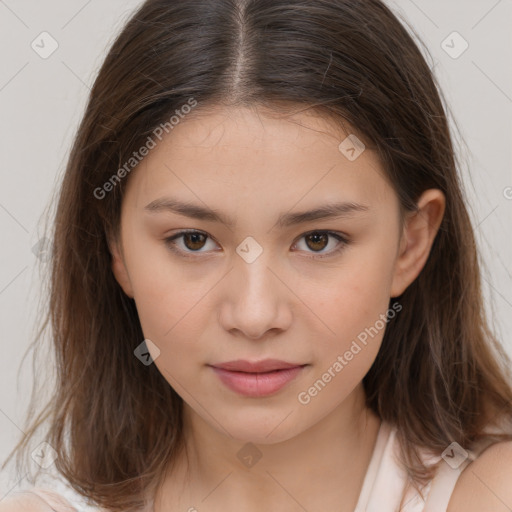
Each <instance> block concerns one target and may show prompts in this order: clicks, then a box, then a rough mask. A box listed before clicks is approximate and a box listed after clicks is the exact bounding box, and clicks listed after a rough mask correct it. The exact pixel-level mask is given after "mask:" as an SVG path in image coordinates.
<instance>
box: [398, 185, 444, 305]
mask: <svg viewBox="0 0 512 512" xmlns="http://www.w3.org/2000/svg"><path fill="white" fill-rule="evenodd" d="M445 205H446V200H445V197H444V194H443V193H442V192H441V191H440V190H438V189H429V190H426V191H425V192H423V194H422V195H421V197H420V199H419V200H418V203H417V206H418V211H416V212H412V213H410V214H408V216H407V218H406V220H405V226H404V229H403V233H402V240H401V243H400V250H399V253H398V256H397V259H396V262H395V273H394V276H393V281H392V285H391V297H398V296H399V295H401V294H402V293H403V292H404V291H405V290H406V288H407V287H408V286H409V285H410V284H411V283H412V282H413V281H414V280H415V279H416V278H417V277H418V275H419V274H420V272H421V270H422V269H423V267H424V266H425V263H426V262H427V259H428V256H429V254H430V250H431V248H432V244H433V243H434V239H435V237H436V235H437V232H438V230H439V226H440V225H441V221H442V219H443V215H444V211H445Z"/></svg>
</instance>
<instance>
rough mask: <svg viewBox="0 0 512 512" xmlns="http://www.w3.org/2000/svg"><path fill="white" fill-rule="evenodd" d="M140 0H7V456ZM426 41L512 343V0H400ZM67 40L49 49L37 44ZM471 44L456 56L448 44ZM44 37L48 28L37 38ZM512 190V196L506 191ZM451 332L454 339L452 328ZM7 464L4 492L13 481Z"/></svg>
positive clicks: (2, 72)
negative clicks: (83, 160)
mask: <svg viewBox="0 0 512 512" xmlns="http://www.w3.org/2000/svg"><path fill="white" fill-rule="evenodd" d="M140 3H141V2H140V1H139V0H137V1H135V0H130V1H127V0H109V1H108V2H107V1H99V0H89V1H86V0H66V1H64V0H46V1H44V2H43V1H40V0H0V44H1V48H2V50H1V55H2V60H1V65H0V112H1V121H0V147H1V163H0V173H1V175H0V176H1V181H0V184H1V186H0V229H1V234H2V237H1V241H2V243H1V265H0V315H1V336H2V338H1V350H2V357H1V358H0V390H1V391H0V461H3V460H4V459H5V457H6V455H7V453H8V451H9V450H10V448H12V446H13V444H14V442H15V441H16V440H18V436H19V435H20V429H21V428H23V425H22V418H23V416H24V411H25V408H26V406H27V403H28V393H29V392H30V386H31V380H32V379H31V359H30V356H29V358H28V359H27V360H26V362H25V364H24V366H23V367H22V372H21V374H20V377H19V378H17V373H18V370H19V367H20V362H21V358H22V356H23V354H24V352H25V351H26V349H27V347H28V344H29V342H30V341H31V339H32V335H33V333H34V320H35V314H36V306H37V300H38V293H39V288H38V286H39V284H38V283H39V281H38V274H37V258H36V256H35V255H34V253H33V251H32V248H33V246H34V245H35V244H36V243H37V242H38V240H39V238H40V236H41V224H40V217H41V214H42V212H43V210H44V208H45V207H46V205H47V202H48V201H49V198H50V195H51V192H52V190H53V189H54V187H55V185H56V184H57V183H58V181H59V179H60V176H61V174H62V172H63V169H64V165H65V162H66V158H67V156H68V152H69V148H70V144H71V141H72V137H73V135H74V132H75V129H76V127H77V124H78V122H79V119H80V117H81V115H82V112H83V109H84V106H85V101H86V97H87V94H88V93H89V88H90V86H91V84H92V82H93V79H94V77H95V75H96V72H97V70H98V67H99V66H100V64H101V62H102V60H103V58H104V56H105V54H106V51H107V49H108V46H109V44H110V43H111V42H112V40H113V38H114V36H115V34H117V32H118V31H119V30H120V29H121V27H122V25H123V23H124V21H126V19H127V18H128V17H129V14H130V13H131V12H132V10H133V9H134V8H136V7H137V6H138V5H139V4H140ZM389 4H390V5H391V6H392V7H394V9H395V10H396V11H398V12H400V13H402V14H403V16H405V17H406V19H407V20H409V22H410V23H411V25H412V26H413V27H414V29H415V30H416V31H417V32H418V34H419V35H420V37H421V38H422V39H423V40H424V41H425V43H426V45H427V47H428V49H429V51H430V54H431V55H432V58H433V63H432V64H433V66H434V70H435V73H436V75H437V76H438V79H439V81H440V83H441V87H442V89H443V91H444V94H445V97H446V98H447V101H448V104H449V105H450V108H451V110H452V112H453V114H454V118H455V119H456V121H457V124H458V125H459V127H460V128H461V132H462V136H463V138H464V140H465V142H466V144H467V147H468V148H469V150H470V153H466V150H465V149H464V148H462V149H463V151H464V154H463V157H462V158H463V162H466V165H465V167H464V168H463V169H462V172H463V178H464V182H465V183H466V185H467V194H468V197H469V202H470V209H471V215H472V218H473V220H474V225H475V226H476V233H477V238H478V243H479V245H480V248H481V251H482V257H483V261H484V263H485V265H486V267H487V270H484V279H485V280H484V286H485V294H486V299H487V307H488V310H489V314H490V315H491V318H492V324H493V326H494V328H495V331H496V333H497V335H498V336H499V337H500V339H502V340H503V344H504V345H505V347H506V349H507V351H508V352H509V353H511V354H512V339H511V335H510V332H511V330H512V289H511V278H512V241H511V232H512V230H511V223H512V222H511V220H512V172H511V147H512V144H511V140H512V139H511V134H512V130H511V124H512V123H511V120H512V116H511V112H512V68H511V64H510V63H511V60H510V56H511V55H512V32H511V31H510V26H511V25H512V1H511V0H499V1H497V0H415V1H414V2H413V1H412V0H393V1H391V0H390V1H389ZM43 31H47V32H49V33H50V34H51V36H52V37H53V38H54V39H55V40H56V41H57V42H58V45H59V46H58V49H57V50H56V51H55V52H54V53H53V54H52V55H51V56H50V57H48V58H47V59H43V58H41V57H40V56H39V55H38V54H37V53H36V52H35V51H34V50H33V49H32V47H31V43H32V41H34V40H35V39H36V38H37V37H38V36H39V34H41V32H43ZM454 31H457V32H458V33H459V34H461V36H462V37H463V38H464V39H465V40H466V41H467V42H468V43H469V48H468V49H467V50H466V51H465V52H464V53H463V54H462V55H461V56H460V57H458V58H456V59H454V58H452V57H451V56H450V55H448V53H446V51H445V50H444V49H443V47H442V42H443V41H445V40H446V42H445V43H444V45H445V47H446V46H447V45H448V46H451V47H453V48H451V49H450V48H447V50H448V51H450V52H452V54H453V52H457V51H458V50H460V49H461V48H462V47H461V44H463V43H462V41H461V40H460V39H457V36H455V37H454V36H451V37H449V38H448V39H446V38H447V37H448V36H449V35H450V34H452V32H454ZM37 40H39V39H37ZM507 197H508V198H507ZM447 341H449V340H447ZM8 476H9V475H6V474H5V472H4V474H3V475H1V477H0V498H1V497H2V496H4V494H5V493H7V492H8V491H9V490H10V489H12V488H13V486H16V485H18V484H23V482H17V483H16V482H15V483H14V484H13V483H12V482H9V481H8V480H9V478H8Z"/></svg>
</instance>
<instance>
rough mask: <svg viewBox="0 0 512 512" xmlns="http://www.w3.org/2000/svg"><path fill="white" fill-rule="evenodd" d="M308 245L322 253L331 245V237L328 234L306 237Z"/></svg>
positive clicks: (314, 234) (315, 234)
mask: <svg viewBox="0 0 512 512" xmlns="http://www.w3.org/2000/svg"><path fill="white" fill-rule="evenodd" d="M305 238H306V240H307V242H306V245H307V246H308V247H309V248H310V249H311V250H313V251H321V250H323V249H325V248H326V247H327V244H328V243H329V235H328V234H326V233H312V234H310V235H306V237H305Z"/></svg>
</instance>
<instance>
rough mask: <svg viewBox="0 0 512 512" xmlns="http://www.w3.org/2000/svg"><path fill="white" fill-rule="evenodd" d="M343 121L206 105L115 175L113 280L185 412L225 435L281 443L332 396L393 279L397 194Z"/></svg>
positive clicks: (352, 367)
mask: <svg viewBox="0 0 512 512" xmlns="http://www.w3.org/2000/svg"><path fill="white" fill-rule="evenodd" d="M347 135H349V134H343V133H340V130H339V129H336V128H335V127H334V126H333V125H331V124H330V123H329V122H328V121H326V120H325V119H322V118H320V117H316V116H313V115H312V114H304V113H302V114H297V115H294V116H291V117H288V118H280V119H277V118H275V117H267V116H265V115H264V113H263V112H262V111H256V110H251V109H237V110H220V109H219V110H217V111H213V112H210V113H208V114H203V115H202V116H197V117H194V118H193V117H190V118H186V119H185V120H184V121H181V123H180V124H179V125H177V126H176V127H175V128H174V129H173V131H172V132H170V133H169V134H168V135H167V138H164V139H163V141H162V142H160V143H159V145H158V146H157V147H156V148H154V149H152V151H151V152H150V154H149V155H148V157H146V158H145V160H144V161H143V162H142V163H141V164H140V165H139V167H138V168H137V169H136V170H135V171H133V173H132V174H131V175H130V177H129V181H128V183H127V189H126V195H125V197H124V199H123V204H122V212H121V230H120V237H119V239H118V242H117V245H114V247H113V255H114V264H113V270H114V273H115V275H116V278H117V280H118V282H119V283H120V284H121V286H122V287H123V289H124V291H125V292H126V293H127V294H128V295H129V296H130V297H133V298H134V300H135V303H136V306H137V310H138V314H139V317H140V322H141V325H142V329H143V332H144V335H145V338H146V339H149V340H151V342H152V345H151V344H150V345H149V346H150V349H151V347H153V348H152V354H153V356H154V358H155V362H154V363H155V364H156V366H157V367H158V369H159V371H160V372H161V373H162V375H163V377H164V378H165V379H166V380H167V381H168V382H169V384H170V385H171V386H173V388H174V389H175V390H176V392H177V393H178V394H179V395H180V396H181V397H182V398H183V400H184V402H185V407H186V410H187V411H189V414H191V415H192V416H195V417H196V418H198V420H201V421H203V422H206V424H208V425H209V426H211V428H213V429H215V430H217V431H218V432H220V433H223V434H226V435H228V434H229V435H230V436H232V437H233V438H235V439H238V440H244V441H248V440H250V441H252V442H255V443H272V442H278V441H283V440H286V439H289V438H291V437H293V436H296V435H298V434H300V433H301V432H303V431H305V430H306V429H308V428H310V427H312V426H313V425H315V424H316V423H318V422H319V421H320V420H322V418H325V417H326V416H327V415H328V414H330V413H332V412H333V411H334V410H335V409H336V408H337V407H339V406H340V404H342V403H343V401H344V400H345V399H346V398H347V397H348V396H349V395H350V394H351V393H352V392H353V391H354V389H356V388H357V386H360V385H361V381H362V378H363V377H364V375H365V374H366V373H367V371H368V370H369V368H370V366H371V365H372V363H373V361H374V359H375V356H376V355H377V352H378V350H379V347H380V344H381V340H382V337H383V334H384V330H385V319H386V313H387V311H388V305H389V300H390V297H391V296H394V295H397V294H399V293H401V291H403V287H404V286H405V284H404V276H403V268H402V269H401V267H400V265H399V262H400V257H401V250H402V249H401V248H402V247H403V246H402V244H401V239H402V237H401V234H402V231H401V224H400V209H399V202H398V199H397V196H396V194H395V192H394V190H393V188H392V187H391V186H390V184H389V183H388V182H387V181H386V179H385V177H384V173H383V171H382V168H381V166H380V163H379V161H378V159H377V157H376V155H375V154H374V153H373V152H372V151H370V150H369V149H366V150H364V151H363V152H362V153H361V154H360V155H359V156H358V157H357V158H356V159H355V160H354V159H353V158H347V155H349V156H350V157H353V152H351V151H350V149H349V150H348V152H347V150H344V151H342V150H340V149H339V145H340V143H341V142H342V141H343V140H344V139H345V138H346V137H347ZM343 147H345V146H343ZM356 151H357V148H356ZM356 154H357V153H356ZM178 203H185V204H187V205H189V206H191V205H193V206H194V208H188V209H186V208H183V209H182V210H181V213H180V212H179V211H177V209H178V210H179V208H177V205H178ZM328 205H341V206H339V207H338V209H337V210H336V214H335V215H331V216H327V215H325V209H326V207H327V206H328ZM321 209H323V210H324V212H323V213H324V214H321V212H320V213H317V214H313V213H312V214H308V215H298V214H299V213H301V214H303V213H306V212H312V211H314V210H321ZM203 210H206V213H204V212H203V213H201V212H202V211H203ZM331 213H332V212H331ZM219 218H220V220H219ZM184 231H186V233H184ZM411 240H412V238H411ZM400 269H401V270H400ZM400 271H401V272H402V274H400ZM413 273H414V274H415V272H413ZM416 273H417V272H416ZM412 277H413V276H410V277H409V281H410V280H412ZM405 280H407V279H405ZM398 314H399V312H398V311H395V312H393V314H392V315H391V316H395V315H398ZM141 341H142V340H141ZM155 347H156V348H157V349H158V350H156V349H155ZM266 360H277V361H279V362H277V363H276V362H275V361H274V362H273V363H272V361H271V362H269V361H266ZM233 361H235V363H232V364H227V363H230V362H233ZM237 361H238V362H237ZM239 361H245V363H240V362H239ZM265 361H266V363H265ZM260 362H263V364H262V365H260V366H258V365H257V364H256V365H252V366H251V365H250V363H260ZM285 367H288V368H287V369H286V368H285ZM271 370H273V371H271ZM285 417H287V419H286V421H283V420H284V419H285ZM277 426H279V428H276V427H277Z"/></svg>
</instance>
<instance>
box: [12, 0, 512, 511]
mask: <svg viewBox="0 0 512 512" xmlns="http://www.w3.org/2000/svg"><path fill="white" fill-rule="evenodd" d="M191 98H192V99H193V101H196V102H197V106H196V107H195V110H196V111H197V112H200V111H201V109H202V111H205V109H207V108H208V106H213V105H231V106H232V105H235V106H264V107H267V108H269V109H271V110H273V111H275V112H283V113H284V112H285V111H290V109H291V108H296V109H314V110H315V111H317V112H319V113H321V114H323V115H324V116H329V118H331V119H333V120H335V121H336V122H338V123H340V125H342V124H343V123H349V124H350V125H351V126H353V127H355V129H356V130H357V132H358V135H359V136H360V138H362V139H363V140H364V141H365V143H366V144H367V145H370V146H371V147H372V148H374V149H375V150H376V151H377V152H378V154H379V155H380V158H381V161H382V165H383V167H384V169H385V171H386V174H387V176H388V178H389V180H390V182H391V183H392V185H393V187H394V189H395V191H396V193H397V195H398V197H399V199H400V202H401V205H402V208H403V210H404V211H407V210H414V209H415V207H416V201H417V199H418V198H419V196H420V194H421V193H422V192H423V191H424V190H426V189H428V188H437V189H440V190H441V191H442V192H443V193H444V194H445V196H446V212H445V215H444V218H443V221H442V224H441V227H440V230H439V232H438V234H437V236H436V239H435V241H434V244H433V247H432V251H431V254H430V256H429V259H428V261H427V263H426V265H425V267H424V269H423V270H422V272H421V273H420V275H419V277H418V278H417V279H416V280H415V281H414V282H413V283H412V284H411V285H410V286H409V287H408V289H407V290H406V291H405V292H404V293H403V295H402V296H400V297H399V298H398V299H397V300H399V301H400V304H401V305H402V306H403V308H402V311H401V313H400V314H399V315H397V317H396V318H395V319H394V320H393V322H391V323H390V324H389V325H388V327H387V329H386V332H385V335H384V339H383V342H382V347H381V349H380V351H379V353H378V355H377V358H376V360H375V362H374V364H373V366H372V368H371V369H370V371H369V372H368V374H367V375H366V376H365V377H364V380H363V383H364V388H365V390H366V393H367V403H368V406H369V407H370V408H371V409H372V410H374V411H375V412H376V413H377V414H378V415H379V416H380V417H381V418H382V419H384V420H386V421H388V422H390V423H392V424H393V425H395V426H396V427H397V429H398V438H399V440H400V444H401V449H402V458H403V463H404V465H405V467H406V468H407V471H408V473H409V475H410V477H411V479H413V481H414V482H415V483H418V482H423V481H425V479H428V478H430V477H431V476H432V473H431V472H430V470H429V468H427V467H425V466H423V464H422V462H421V459H420V457H419V452H418V447H424V448H427V449H429V450H432V451H434V452H436V453H441V452H442V451H443V450H444V449H445V448H446V447H447V446H448V445H449V444H450V443H451V442H453V441H457V442H458V443H459V444H460V445H462V446H466V447H468V446H470V445H471V443H472V442H474V441H476V440H478V439H479V438H480V437H482V436H483V435H484V427H485V426H486V425H488V424H489V423H490V422H491V421H493V420H494V419H497V418H498V417H499V416H501V417H504V418H506V419H507V420H508V421H509V422H510V421H512V389H511V375H510V373H509V371H508V370H507V363H508V365H509V366H510V360H509V359H508V358H507V354H506V353H505V352H504V350H503V348H501V346H500V344H499V343H498V342H497V341H496V339H495V338H494V336H493V334H492V332H491V331H490V329H489V328H488V326H487V323H486V319H485V315H484V307H483V301H482V294H481V285H480V284H481V283H480V271H479V261H478V253H477V249H476V246H475V240H474V235H473V229H472V226H471V222H470V218H469V216H468V213H467V209H466V206H465V203H464V201H465V200H464V195H463V190H462V185H461V181H460V177H459V175H458V172H457V168H458V163H457V159H456V156H455V152H454V147H453V144H452V138H451V134H450V132H449V127H448V122H447V114H446V112H447V111H446V108H445V106H444V101H443V100H442V96H441V94H440V92H439V90H438V86H437V83H436V80H435V77H434V76H433V74H432V71H431V69H430V67H429V66H428V64H427V62H426V59H425V57H424V56H423V54H422V51H421V49H420V47H419V46H417V44H416V43H415V41H414V39H413V37H412V36H411V35H410V32H408V30H407V29H406V28H405V26H404V25H403V24H401V23H400V21H399V20H398V18H397V17H396V16H395V15H394V14H393V13H392V12H391V11H390V10H389V9H388V8H387V7H386V6H385V5H384V4H383V3H382V2H381V1H380V0H364V1H357V0H173V1H170V0H148V1H146V2H145V3H144V4H143V5H142V6H141V7H140V9H139V10H138V11H137V12H136V13H135V14H134V15H133V16H132V17H131V19H130V20H129V22H128V23H127V24H126V26H125V27H124V29H123V30H122V32H121V34H120V35H119V36H118V37H117V39H116V40H115V42H114V43H113V46H112V48H111V49H110V52H109V53H108V55H107V57H106V59H105V61H104V63H103V65H102V67H101V69H100V71H99V74H98V76H97V78H96V80H95V82H94V85H93V88H92V91H91V94H90V98H89V101H88V104H87V107H86V110H85V114H84V117H83V119H82V122H81V125H80V127H79V130H78V133H77V135H76V138H75V141H74V145H73V147H72V151H71V154H70V157H69V161H68V164H67V168H66V172H65V175H64V178H63V182H62V187H61V189H60V195H59V198H58V204H57V207H56V215H55V222H54V233H53V254H52V259H51V269H50V279H49V293H50V301H49V308H48V312H47V316H46V319H45V321H44V322H43V328H46V327H51V335H50V336H51V342H52V346H53V351H54V355H55V368H56V372H57V373H56V382H55V390H54V394H53V396H52V397H51V398H50V400H49V401H48V403H47V404H46V406H45V407H44V409H42V410H41V412H40V413H39V414H38V415H37V416H35V415H34V414H32V413H30V414H31V415H29V417H30V418H31V422H30V425H29V428H28V430H27V433H28V435H27V436H26V437H25V438H24V439H22V440H21V441H20V443H19V444H18V446H17V447H16V449H15V451H16V450H17V451H18V459H17V460H21V455H22V454H23V453H26V451H27V449H28V442H29V440H30V439H31V438H33V437H34V434H35V432H36V431H38V430H39V429H40V428H42V427H43V426H44V425H45V424H46V422H48V425H49V426H48V427H47V430H46V432H47V435H46V440H47V442H48V443H49V444H50V445H51V446H52V447H53V448H54V449H55V450H56V452H57V454H58V458H57V460H56V462H55V464H56V467H57V469H58V470H59V471H60V472H61V473H62V475H64V477H65V478H66V479H67V480H68V481H69V482H70V483H71V484H72V486H73V487H74V488H75V489H76V490H77V491H78V492H79V493H81V494H83V495H84V496H87V497H89V498H91V499H92V500H93V501H94V502H95V503H97V504H98V505H100V506H102V507H105V508H107V509H109V510H119V509H122V510H135V509H136V508H137V507H139V506H141V505H142V504H143V495H144V493H145V492H146V491H148V489H154V488H155V486H156V485H157V483H158V482H159V479H160V478H161V477H162V475H163V471H164V468H165V467H166V466H167V464H169V462H170V461H172V460H173V459H174V458H175V456H176V454H177V453H178V451H179V450H180V447H181V446H182V441H183V432H182V400H181V398H180V397H179V396H178V395H177V394H176V392H175V391H174V390H173V389H172V388H171V386H170V385H169V384H168V383H167V381H166V380H165V379H164V378H163V377H162V375H161V374H160V373H159V372H158V370H157V368H156V367H155V365H150V366H145V365H143V364H141V363H140V361H139V360H138V359H137V358H136V357H134V349H135V347H137V346H138V345H139V344H140V343H141V341H142V340H143V339H144V336H143V333H142V330H141V326H140V323H139V319H138V316H137V311H136V308H135V304H134V302H133V300H132V299H130V298H129V297H127V296H126V295H125V294H124V293H123V291H122V289H121V288H120V286H119V285H118V283H117V282H116V280H115V279H114V276H113V273H112V271H111V255H110V252H109V246H108V240H109V236H111V235H112V236H115V234H116V233H117V230H118V228H119V221H120V207H121V201H122V197H123V190H124V188H125V185H126V182H127V180H128V179H129V175H128V174H129V172H132V171H131V170H130V169H129V168H126V167H125V171H126V172H125V173H124V174H123V176H122V179H112V176H113V175H114V174H115V173H116V172H117V171H118V169H121V168H122V167H123V165H124V164H125V163H126V162H129V161H130V158H131V157H132V154H133V152H134V151H137V150H138V149H139V148H141V147H142V146H144V145H145V144H146V143H147V141H148V137H154V133H155V129H156V128H157V127H159V126H161V125H162V124H165V123H168V121H169V119H170V118H171V116H172V115H175V114H176V111H181V110H180V109H182V108H183V105H186V104H187V103H189V104H190V100H191ZM176 115H177V114H176ZM191 115H194V114H193V113H192V114H191ZM117 176H118V178H119V174H118V175H117ZM109 180H110V181H109ZM107 182H109V183H110V184H111V186H107V187H105V184H106V183H107ZM107 188H108V191H107V192H108V193H107V192H105V193H104V194H103V192H98V190H99V189H101V190H103V191H105V190H106V189H107ZM95 191H96V194H95ZM99 196H102V197H99ZM40 334H41V333H40ZM37 343H38V340H36V344H37ZM510 438H512V427H511V430H510V435H508V434H507V435H505V434H503V435H502V436H498V435H496V436H493V437H492V439H493V441H498V440H502V439H510ZM13 453H14V452H13ZM11 457H12V454H11ZM20 464H21V463H19V464H18V465H20Z"/></svg>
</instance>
